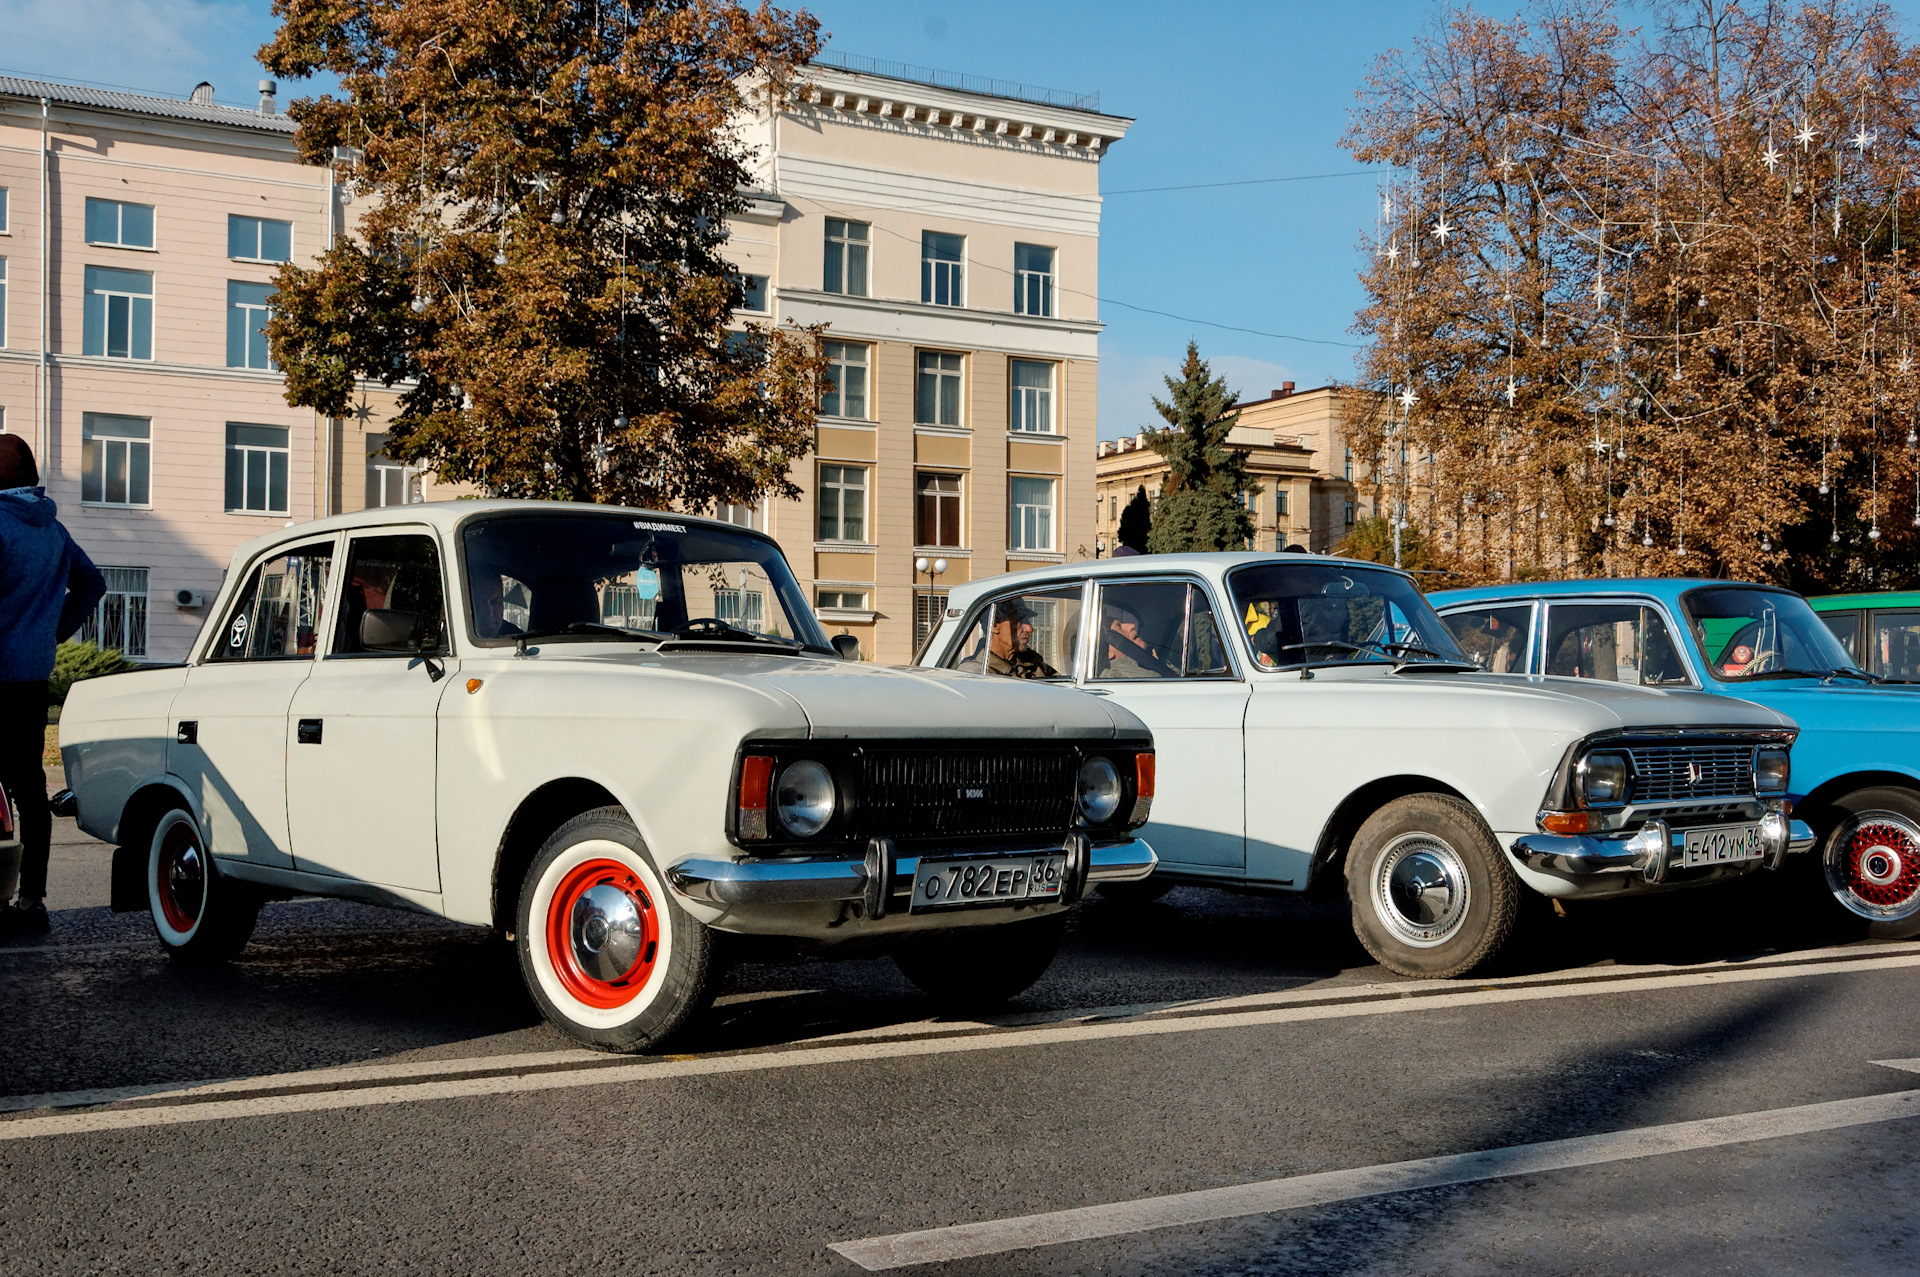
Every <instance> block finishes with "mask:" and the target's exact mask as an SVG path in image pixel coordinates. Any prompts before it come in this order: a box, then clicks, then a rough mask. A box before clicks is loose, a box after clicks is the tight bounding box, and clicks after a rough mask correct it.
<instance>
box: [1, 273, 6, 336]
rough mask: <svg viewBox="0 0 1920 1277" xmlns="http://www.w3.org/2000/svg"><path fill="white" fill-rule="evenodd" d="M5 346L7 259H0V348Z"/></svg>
mask: <svg viewBox="0 0 1920 1277" xmlns="http://www.w3.org/2000/svg"><path fill="white" fill-rule="evenodd" d="M6 344H7V259H6V258H4V257H0V347H4V346H5V345H6Z"/></svg>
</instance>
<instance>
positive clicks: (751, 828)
mask: <svg viewBox="0 0 1920 1277" xmlns="http://www.w3.org/2000/svg"><path fill="white" fill-rule="evenodd" d="M772 789H773V759H771V758H769V757H767V756H766V755H765V754H748V755H747V756H746V757H745V758H743V759H741V760H740V793H739V796H738V797H737V798H736V799H735V801H736V803H737V804H738V806H737V808H736V809H735V815H736V820H735V828H737V829H738V830H739V831H740V836H741V837H742V838H745V839H750V840H754V841H758V840H762V839H764V838H766V836H767V795H768V794H769V793H770V792H771V791H772Z"/></svg>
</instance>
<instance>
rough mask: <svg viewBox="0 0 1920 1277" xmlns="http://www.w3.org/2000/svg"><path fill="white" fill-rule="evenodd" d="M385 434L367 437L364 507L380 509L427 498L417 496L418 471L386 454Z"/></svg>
mask: <svg viewBox="0 0 1920 1277" xmlns="http://www.w3.org/2000/svg"><path fill="white" fill-rule="evenodd" d="M387 438H388V436H386V435H384V434H370V435H368V436H367V509H369V510H380V509H384V508H385V507H387V506H390V505H411V504H413V503H415V502H418V501H424V500H426V498H425V497H423V496H421V495H420V471H419V470H418V469H417V468H416V467H414V466H409V465H403V464H402V463H400V462H398V461H395V460H394V459H393V458H392V457H389V456H388V455H387Z"/></svg>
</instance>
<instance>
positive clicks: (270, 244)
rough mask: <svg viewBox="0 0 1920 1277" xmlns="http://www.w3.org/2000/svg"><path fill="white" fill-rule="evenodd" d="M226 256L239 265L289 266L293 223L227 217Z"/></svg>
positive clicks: (256, 218) (258, 218)
mask: <svg viewBox="0 0 1920 1277" xmlns="http://www.w3.org/2000/svg"><path fill="white" fill-rule="evenodd" d="M227 256H228V257H231V258H233V259H235V260H236V261H242V262H290V261H292V260H293V223H292V222H276V221H274V220H273V219H272V218H267V217H241V216H239V215H237V214H228V216H227Z"/></svg>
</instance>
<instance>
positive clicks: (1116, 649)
mask: <svg viewBox="0 0 1920 1277" xmlns="http://www.w3.org/2000/svg"><path fill="white" fill-rule="evenodd" d="M1100 620H1101V630H1102V635H1101V637H1103V638H1104V639H1105V640H1106V643H1107V667H1106V669H1104V670H1102V671H1101V674H1100V676H1101V677H1102V678H1162V677H1164V675H1162V674H1161V673H1160V672H1159V671H1157V670H1155V669H1153V668H1151V666H1150V665H1149V664H1148V663H1149V662H1151V663H1152V664H1154V665H1157V664H1159V661H1158V660H1157V658H1155V656H1154V655H1153V650H1152V649H1151V648H1149V647H1148V646H1147V645H1146V644H1145V643H1142V642H1141V641H1140V618H1139V617H1137V616H1135V615H1134V614H1133V613H1131V612H1129V611H1127V609H1125V608H1123V607H1114V606H1112V605H1108V606H1107V607H1106V608H1104V609H1102V610H1101V613H1100Z"/></svg>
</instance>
